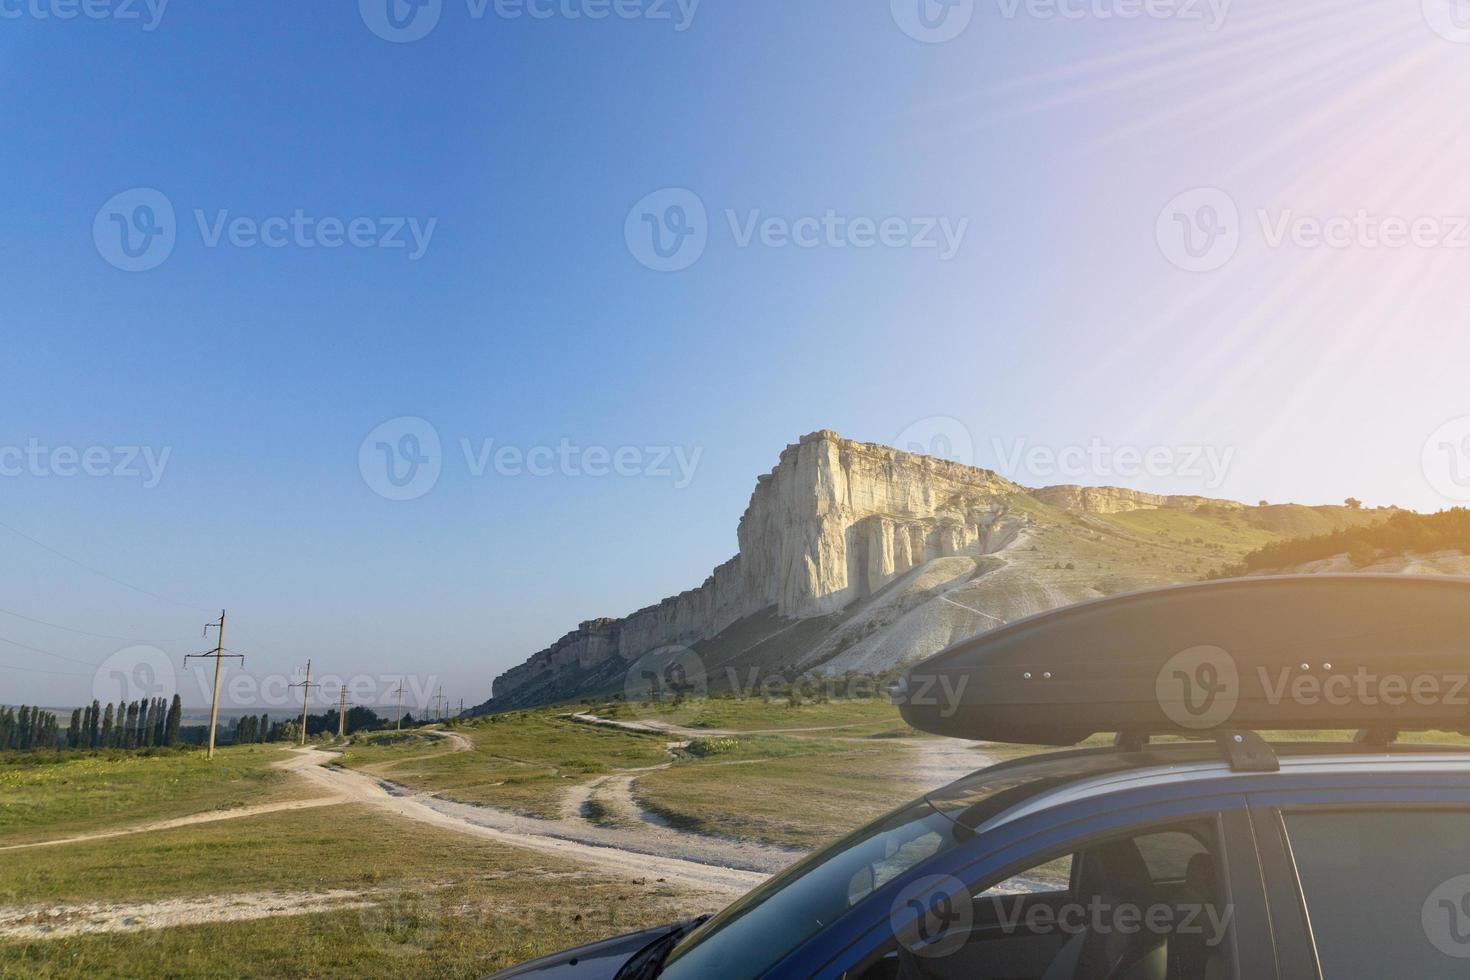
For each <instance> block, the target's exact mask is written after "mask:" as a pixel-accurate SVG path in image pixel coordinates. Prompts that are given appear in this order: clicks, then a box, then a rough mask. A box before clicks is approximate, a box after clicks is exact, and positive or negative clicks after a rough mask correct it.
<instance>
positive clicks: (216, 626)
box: [184, 609, 245, 759]
mask: <svg viewBox="0 0 1470 980" xmlns="http://www.w3.org/2000/svg"><path fill="white" fill-rule="evenodd" d="M210 630H218V631H219V633H218V635H217V636H216V637H215V646H214V651H213V652H212V653H191V654H189V655H188V656H186V657H185V658H184V669H185V670H187V669H188V667H189V661H190V660H192V659H194V658H196V657H198V658H200V659H204V660H213V661H214V698H213V699H212V700H211V701H210V702H209V754H208V755H207V756H205V758H207V759H213V758H214V730H215V727H216V726H217V725H218V724H219V680H220V661H221V660H224V659H225V658H226V657H229V658H232V659H233V658H235V657H239V659H240V666H242V667H243V666H245V657H244V656H243V655H241V654H238V653H225V611H224V610H223V609H221V610H220V611H219V622H218V623H205V624H204V635H205V636H208V635H209V631H210Z"/></svg>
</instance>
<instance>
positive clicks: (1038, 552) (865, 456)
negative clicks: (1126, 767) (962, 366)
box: [474, 431, 1391, 713]
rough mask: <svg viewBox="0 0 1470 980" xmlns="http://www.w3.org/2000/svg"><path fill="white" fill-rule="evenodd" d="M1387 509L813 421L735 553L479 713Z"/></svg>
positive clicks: (584, 635)
mask: <svg viewBox="0 0 1470 980" xmlns="http://www.w3.org/2000/svg"><path fill="white" fill-rule="evenodd" d="M1389 513H1391V512H1390V511H1370V510H1357V509H1350V508H1347V507H1304V506H1300V505H1289V504H1288V505H1278V506H1267V507H1247V506H1245V505H1243V504H1240V503H1236V502H1234V501H1224V500H1210V499H1207V498H1203V497H1181V496H1176V497H1164V496H1158V495H1154V494H1146V493H1140V492H1137V491H1132V490H1127V489H1120V488H1082V487H1047V488H1042V489H1037V490H1031V489H1027V488H1025V487H1022V486H1019V485H1018V484H1015V483H1013V482H1011V481H1009V480H1007V479H1005V478H1004V477H1001V476H1000V475H998V474H996V473H994V472H992V471H990V470H984V469H978V468H974V467H968V466H962V465H959V464H956V463H951V462H948V461H945V460H939V459H934V458H931V457H927V456H920V455H916V454H912V453H905V452H900V451H899V450H896V449H891V448H889V447H886V446H878V445H873V444H870V443H859V442H852V441H849V440H845V439H842V438H841V437H840V436H838V435H837V434H835V433H832V432H827V431H823V432H816V433H812V434H811V435H808V436H805V437H803V438H802V439H801V440H800V441H799V442H797V443H796V444H794V445H792V446H788V447H787V449H786V450H785V451H784V452H783V453H782V454H781V458H780V461H779V463H778V465H777V466H776V468H775V469H774V470H772V471H771V473H770V474H768V475H766V476H763V477H761V478H760V479H759V480H758V481H757V485H756V489H755V491H754V493H753V494H752V495H751V502H750V506H749V507H748V508H747V510H746V512H745V515H744V516H743V517H742V518H741V521H740V526H739V530H738V535H737V536H738V539H739V542H740V552H739V554H737V555H736V557H734V558H732V559H731V560H730V561H728V562H726V563H725V564H723V565H721V566H720V567H719V568H717V569H716V570H715V571H714V573H713V574H712V575H711V576H710V578H709V579H707V580H706V581H705V583H704V584H703V585H702V586H700V587H699V588H698V589H694V590H691V591H689V592H685V593H682V594H681V595H678V596H674V597H672V598H670V599H665V600H664V601H663V602H661V603H659V604H657V605H655V606H650V607H647V608H646V609H642V610H639V611H638V612H635V613H633V614H632V615H630V616H627V617H625V618H622V619H596V620H590V621H588V622H585V623H583V624H582V625H581V626H580V627H578V629H576V630H574V631H573V632H571V633H569V634H567V635H566V636H564V637H563V638H562V639H561V640H559V641H557V642H556V643H554V644H552V645H551V646H550V647H548V648H547V649H545V650H542V651H540V652H538V653H536V654H534V655H533V656H532V657H531V658H530V659H529V660H527V661H526V662H525V663H524V664H522V665H521V666H519V667H515V668H512V669H511V670H510V671H507V672H506V673H505V674H503V675H501V676H500V677H499V678H497V679H496V680H495V683H494V690H493V697H492V698H491V700H490V701H487V702H486V703H484V704H482V705H480V706H478V707H477V708H475V709H474V712H475V713H485V712H495V711H504V710H511V709H515V708H521V707H529V706H532V705H538V704H546V703H552V702H557V701H565V700H571V699H574V698H580V697H590V696H593V695H601V694H609V693H618V692H621V691H622V690H623V689H624V682H625V679H626V678H627V676H628V675H629V672H630V670H632V671H634V673H635V675H636V673H637V672H638V669H639V665H638V661H639V659H640V658H642V657H645V656H646V655H649V654H650V653H653V652H655V651H665V650H668V649H670V648H673V649H676V650H688V651H692V652H693V654H694V655H697V658H698V660H697V661H696V662H697V663H698V664H700V665H701V666H702V667H703V668H704V670H705V672H706V674H707V677H708V683H709V686H710V688H711V689H712V690H721V689H730V688H734V689H736V690H741V691H748V690H750V689H752V688H753V686H754V685H755V684H756V683H758V682H759V681H761V680H764V679H765V678H766V677H769V676H772V675H773V674H780V673H789V672H792V671H796V672H802V673H817V674H826V675H834V674H853V673H862V674H878V673H882V672H885V671H889V670H892V669H893V668H895V667H897V666H900V665H901V664H903V663H906V662H909V661H912V660H915V659H918V658H921V657H925V656H928V655H929V654H932V653H935V652H937V651H938V650H941V649H943V648H944V647H946V646H948V645H950V644H951V643H954V642H957V641H959V640H962V639H966V638H968V637H970V636H974V635H975V634H977V633H980V632H984V631H985V630H987V629H990V628H993V627H994V626H996V625H998V624H1000V623H1002V622H1006V621H1009V620H1013V619H1016V618H1019V617H1021V616H1025V615H1029V614H1031V613H1034V612H1040V611H1043V610H1045V609H1049V608H1053V607H1056V606H1059V605H1065V604H1067V603H1070V602H1075V601H1078V600H1081V599H1087V598H1092V597H1096V596H1099V595H1107V594H1112V593H1116V592H1123V591H1128V590H1130V589H1135V588H1141V587H1145V586H1149V585H1160V584H1166V583H1169V582H1178V581H1187V580H1193V579H1197V578H1200V577H1202V576H1203V575H1204V574H1205V573H1206V571H1207V570H1208V569H1210V568H1212V567H1216V566H1220V565H1222V564H1228V563H1230V562H1234V561H1238V560H1239V559H1240V558H1241V557H1242V556H1244V555H1245V554H1246V553H1248V552H1250V551H1252V550H1254V549H1257V548H1260V547H1262V546H1263V545H1266V544H1269V543H1271V542H1273V541H1275V540H1278V539H1279V538H1282V537H1286V536H1297V535H1301V534H1319V533H1327V532H1331V531H1335V530H1339V529H1342V528H1349V527H1357V526H1361V525H1364V524H1368V523H1372V522H1374V521H1378V520H1382V519H1384V518H1385V517H1386V516H1388V514H1389Z"/></svg>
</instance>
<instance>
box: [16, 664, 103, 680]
mask: <svg viewBox="0 0 1470 980" xmlns="http://www.w3.org/2000/svg"><path fill="white" fill-rule="evenodd" d="M0 670H23V671H25V672H26V673H27V674H54V675H55V676H57V677H88V676H90V675H89V674H72V673H68V672H67V671H64V670H42V669H41V668H40V667H12V666H10V665H9V664H0Z"/></svg>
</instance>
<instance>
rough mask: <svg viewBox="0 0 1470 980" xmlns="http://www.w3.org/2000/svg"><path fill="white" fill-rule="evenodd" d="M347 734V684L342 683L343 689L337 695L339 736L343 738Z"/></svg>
mask: <svg viewBox="0 0 1470 980" xmlns="http://www.w3.org/2000/svg"><path fill="white" fill-rule="evenodd" d="M346 734H347V684H346V683H345V682H344V683H343V684H342V690H341V692H340V694H339V695H338V697H337V737H338V738H342V737H343V736H344V735H346Z"/></svg>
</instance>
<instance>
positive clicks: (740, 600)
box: [494, 431, 1025, 698]
mask: <svg viewBox="0 0 1470 980" xmlns="http://www.w3.org/2000/svg"><path fill="white" fill-rule="evenodd" d="M1023 492H1025V491H1023V490H1022V489H1021V488H1020V487H1018V486H1017V485H1016V484H1014V483H1011V482H1010V481H1009V480H1006V479H1004V478H1003V477H1001V476H998V475H997V474H995V473H993V472H991V471H989V470H982V469H976V468H974V467H969V466H962V465H960V464H957V463H951V462H947V461H945V460H940V459H933V458H931V457H928V456H919V455H915V454H912V453H904V452H900V451H898V450H896V449H890V448H888V447H886V446H878V445H873V444H870V443H860V442H852V441H849V440H846V439H843V438H841V437H840V436H838V435H837V434H836V433H834V432H827V431H822V432H815V433H813V434H811V435H809V436H805V437H803V438H802V439H801V441H800V442H798V443H796V444H795V445H792V446H788V447H787V448H786V450H785V452H783V453H782V454H781V458H780V461H779V463H778V464H777V465H776V468H775V469H774V470H772V471H771V472H770V473H769V474H767V475H765V476H762V477H760V478H759V480H758V481H757V482H756V488H755V492H754V493H753V494H752V495H751V498H750V506H749V508H748V509H747V510H746V512H745V515H744V516H743V517H742V518H741V519H740V527H739V531H738V539H739V544H740V553H739V554H738V555H737V556H736V557H734V558H732V559H730V560H729V561H728V562H726V563H725V564H723V565H721V566H720V567H719V568H716V569H715V571H714V574H712V575H711V576H710V577H709V578H708V579H706V580H705V582H704V584H703V585H702V586H700V587H699V588H697V589H693V590H691V591H688V592H684V593H682V594H680V595H677V596H673V597H672V598H669V599H665V600H664V601H663V602H660V603H659V604H658V605H655V606H649V607H648V608H646V609H640V610H639V611H637V612H635V613H633V614H632V615H630V616H627V617H626V618H623V619H599V620H594V621H591V622H587V623H583V624H582V625H581V626H580V627H578V628H577V629H576V630H574V631H573V632H571V633H568V634H567V635H566V636H564V637H562V638H561V639H560V640H558V641H557V642H556V643H553V644H552V645H551V646H550V647H548V648H546V649H545V650H542V651H540V652H539V653H537V654H535V655H534V656H532V657H531V659H530V660H528V661H527V662H526V663H524V664H522V665H521V666H519V667H515V668H512V669H511V670H509V671H507V672H506V673H505V674H503V675H501V676H500V677H498V678H497V679H496V680H495V684H494V697H495V698H502V697H505V696H506V695H509V694H511V693H513V692H514V691H516V690H517V689H519V688H521V687H523V686H524V685H526V684H527V683H530V682H531V681H533V680H535V679H537V678H539V677H541V676H543V675H545V674H547V673H548V672H556V671H559V670H562V669H566V668H568V667H570V666H572V665H576V666H577V667H579V668H582V669H587V668H589V667H592V666H595V665H596V664H598V663H600V662H603V661H606V660H607V659H609V658H612V657H619V658H621V659H622V660H624V661H626V662H631V661H633V660H636V659H637V658H638V657H640V656H642V655H643V654H645V653H648V652H649V651H651V650H655V649H658V648H659V647H663V646H668V645H671V644H684V645H688V644H692V643H695V642H697V641H699V640H702V639H706V638H709V637H712V636H714V635H716V634H717V633H719V632H720V631H721V630H723V629H725V628H726V627H727V626H729V625H730V624H732V623H734V622H736V621H737V620H740V619H742V618H744V617H746V616H750V615H752V614H754V613H757V612H760V611H762V610H765V609H769V608H771V607H775V610H776V612H777V613H778V614H779V615H781V616H784V617H787V618H789V619H807V618H811V617H814V616H823V615H826V614H828V613H832V612H836V611H838V610H840V609H842V608H843V607H845V606H847V605H848V604H849V603H851V602H853V601H854V600H857V599H861V598H863V597H865V596H868V595H871V594H872V593H874V592H876V591H877V590H879V589H881V588H883V587H884V586H885V585H887V584H888V583H890V582H892V581H893V580H894V579H895V578H896V577H897V576H899V575H902V574H903V573H904V572H906V571H908V570H909V569H911V568H913V567H915V566H917V565H920V564H923V563H924V562H926V561H929V560H931V559H933V558H941V557H946V556H950V555H958V554H966V553H972V552H973V553H980V552H983V551H984V550H986V547H987V535H988V534H989V532H990V531H991V529H992V528H993V526H994V525H995V522H996V520H997V518H999V517H1000V516H1001V515H1002V514H1003V513H1004V512H1005V508H1006V504H1005V500H1006V498H1007V497H1008V496H1009V495H1011V494H1014V493H1023Z"/></svg>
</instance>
